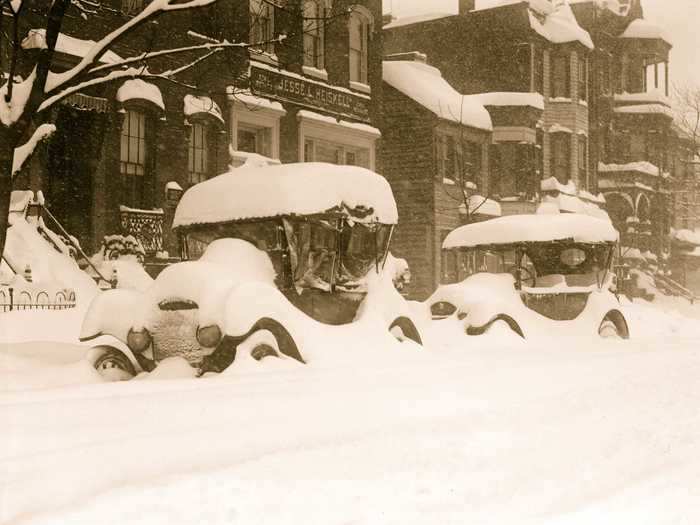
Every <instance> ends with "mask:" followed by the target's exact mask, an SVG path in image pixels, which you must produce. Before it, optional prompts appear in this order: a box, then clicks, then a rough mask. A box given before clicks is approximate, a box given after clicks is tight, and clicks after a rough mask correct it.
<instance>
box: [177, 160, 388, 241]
mask: <svg viewBox="0 0 700 525" xmlns="http://www.w3.org/2000/svg"><path fill="white" fill-rule="evenodd" d="M324 213H340V214H344V215H347V216H350V217H352V218H353V220H355V221H357V222H364V223H368V222H380V223H383V224H396V222H397V220H398V212H397V210H396V202H395V201H394V195H393V193H392V192H391V187H390V186H389V183H388V182H387V180H386V179H385V178H384V177H382V176H381V175H378V174H377V173H374V172H373V171H370V170H368V169H365V168H360V167H357V166H339V165H335V164H326V163H320V162H304V163H295V164H281V165H276V166H258V165H252V166H251V165H243V166H241V167H240V168H236V169H233V170H231V171H230V172H228V173H224V174H222V175H219V176H217V177H214V178H212V179H210V180H208V181H205V182H202V183H200V184H196V185H194V186H192V187H191V188H190V189H189V190H187V191H186V192H185V194H184V195H183V196H182V199H181V200H180V203H179V204H178V207H177V210H176V211H175V217H174V220H173V228H181V227H186V226H194V225H197V224H214V223H222V222H231V221H243V220H250V219H260V218H269V217H278V216H306V215H316V214H324Z"/></svg>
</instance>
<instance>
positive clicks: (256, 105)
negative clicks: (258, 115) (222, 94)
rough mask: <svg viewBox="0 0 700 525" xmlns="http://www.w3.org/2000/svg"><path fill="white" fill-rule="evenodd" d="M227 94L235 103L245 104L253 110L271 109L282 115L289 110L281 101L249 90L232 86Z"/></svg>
mask: <svg viewBox="0 0 700 525" xmlns="http://www.w3.org/2000/svg"><path fill="white" fill-rule="evenodd" d="M226 96H227V98H228V99H229V100H230V101H232V102H233V103H234V104H235V103H239V104H243V105H244V106H246V108H247V109H250V110H251V111H271V112H275V113H279V114H280V115H286V114H287V110H286V109H284V107H283V106H282V104H280V103H279V102H277V101H275V100H270V99H269V98H263V97H258V96H255V95H253V94H252V93H251V92H250V91H248V90H245V91H235V90H234V89H233V88H232V87H229V88H228V89H227V92H226Z"/></svg>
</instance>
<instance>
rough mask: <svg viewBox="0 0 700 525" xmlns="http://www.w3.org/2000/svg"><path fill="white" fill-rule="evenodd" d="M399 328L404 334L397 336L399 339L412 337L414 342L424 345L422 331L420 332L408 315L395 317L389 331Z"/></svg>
mask: <svg viewBox="0 0 700 525" xmlns="http://www.w3.org/2000/svg"><path fill="white" fill-rule="evenodd" d="M397 328H398V329H399V330H400V331H401V333H402V336H403V337H401V336H395V337H396V338H397V339H398V340H399V341H403V340H405V339H410V340H411V341H413V342H414V343H417V344H419V345H421V346H422V345H423V339H422V338H421V336H420V332H418V328H416V325H415V324H414V323H413V321H411V320H410V319H409V318H408V317H405V316H401V317H397V318H396V319H394V321H393V322H392V323H391V324H390V325H389V332H392V333H394V331H395V330H396V329H397Z"/></svg>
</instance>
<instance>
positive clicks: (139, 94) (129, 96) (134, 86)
mask: <svg viewBox="0 0 700 525" xmlns="http://www.w3.org/2000/svg"><path fill="white" fill-rule="evenodd" d="M127 100H146V101H148V102H151V103H152V104H155V105H156V106H158V107H159V108H160V109H162V110H163V111H165V104H164V103H163V94H162V93H161V92H160V89H158V86H156V85H155V84H151V83H150V82H146V81H144V80H141V79H140V78H134V79H131V80H127V81H126V82H124V83H123V84H122V85H121V87H120V88H119V89H118V90H117V102H126V101H127Z"/></svg>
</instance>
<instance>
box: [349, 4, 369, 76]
mask: <svg viewBox="0 0 700 525" xmlns="http://www.w3.org/2000/svg"><path fill="white" fill-rule="evenodd" d="M353 21H357V22H359V28H360V35H359V37H360V42H359V46H360V47H359V48H357V49H355V48H353ZM373 25H374V20H373V18H372V14H371V13H370V12H369V10H367V9H366V8H364V7H362V6H358V5H355V6H353V7H352V8H351V12H350V16H348V78H349V80H350V82H351V83H357V84H364V85H369V41H370V38H371V37H370V35H371V32H372V27H373ZM354 53H357V54H359V60H358V62H357V63H358V65H359V71H354V68H353V54H354Z"/></svg>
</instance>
